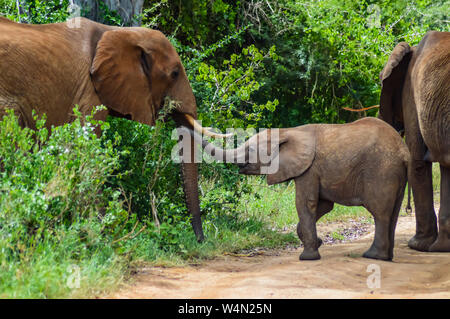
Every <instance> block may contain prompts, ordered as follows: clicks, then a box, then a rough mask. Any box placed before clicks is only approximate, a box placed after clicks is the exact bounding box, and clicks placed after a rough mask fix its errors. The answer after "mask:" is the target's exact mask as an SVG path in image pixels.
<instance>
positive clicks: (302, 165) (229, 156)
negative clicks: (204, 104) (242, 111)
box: [191, 126, 316, 185]
mask: <svg viewBox="0 0 450 319" xmlns="http://www.w3.org/2000/svg"><path fill="white" fill-rule="evenodd" d="M191 134H193V135H194V137H195V139H196V140H197V141H198V142H200V143H202V147H203V149H204V151H205V152H206V153H208V154H209V155H210V156H212V157H213V158H214V159H216V160H218V161H221V162H225V163H233V164H236V165H238V166H239V168H240V169H239V173H241V174H246V175H267V183H268V184H269V185H272V184H277V183H281V182H284V181H287V180H289V179H292V178H294V177H297V176H300V175H301V174H303V173H304V172H305V171H306V170H307V169H308V168H309V167H310V166H311V164H312V162H313V160H314V156H315V149H316V138H315V133H314V129H313V127H311V126H301V127H297V128H290V129H268V130H264V131H262V132H260V133H258V134H256V135H254V136H252V137H251V138H250V139H249V140H247V141H246V142H245V143H244V144H242V145H241V146H239V147H238V148H234V149H222V148H220V147H217V146H215V145H213V144H211V143H208V142H207V141H205V140H203V139H202V138H201V137H200V136H199V135H197V134H196V133H194V132H193V131H191Z"/></svg>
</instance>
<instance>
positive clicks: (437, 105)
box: [379, 31, 450, 252]
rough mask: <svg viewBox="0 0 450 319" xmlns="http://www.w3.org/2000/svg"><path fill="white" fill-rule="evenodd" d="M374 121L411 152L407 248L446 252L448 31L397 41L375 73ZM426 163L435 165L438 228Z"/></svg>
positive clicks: (449, 221) (449, 242)
mask: <svg viewBox="0 0 450 319" xmlns="http://www.w3.org/2000/svg"><path fill="white" fill-rule="evenodd" d="M380 80H381V83H382V90H381V97H380V112H379V114H380V118H381V119H383V120H384V121H386V122H387V123H389V124H390V125H392V126H393V127H394V128H395V129H397V130H398V131H404V134H405V139H406V144H407V145H408V148H409V150H410V152H411V159H410V168H411V169H410V171H409V176H408V182H409V183H410V185H411V187H412V191H413V195H414V204H415V215H416V234H415V236H414V237H413V238H411V239H410V241H409V242H408V245H409V247H411V248H413V249H416V250H420V251H446V252H450V32H436V31H430V32H428V33H427V34H426V35H425V36H424V38H423V39H422V40H421V41H420V43H419V44H418V45H417V46H413V47H410V46H409V45H408V43H406V42H401V43H399V44H397V46H396V47H395V48H394V50H393V51H392V53H391V55H390V56H389V59H388V61H387V63H386V65H385V66H384V69H383V70H382V71H381V73H380ZM432 162H438V163H439V164H440V171H441V185H440V197H441V200H440V209H439V229H438V227H437V226H438V225H437V221H436V214H435V211H434V203H433V185H432V169H431V168H432V167H431V165H432Z"/></svg>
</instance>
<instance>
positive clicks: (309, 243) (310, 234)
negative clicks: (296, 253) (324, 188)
mask: <svg viewBox="0 0 450 319" xmlns="http://www.w3.org/2000/svg"><path fill="white" fill-rule="evenodd" d="M295 184H296V199H295V206H296V208H297V213H298V217H299V223H298V224H297V234H298V236H299V238H300V240H301V241H302V242H303V245H304V249H303V252H302V253H301V254H300V260H315V259H320V254H319V250H318V248H319V246H320V244H321V243H320V242H319V239H318V238H317V230H316V220H317V218H316V212H317V206H318V193H319V192H318V187H317V189H316V187H312V185H311V184H309V185H308V187H306V188H307V190H305V188H304V187H301V186H300V184H301V185H304V184H305V183H303V182H299V179H296V181H295ZM310 191H311V192H310Z"/></svg>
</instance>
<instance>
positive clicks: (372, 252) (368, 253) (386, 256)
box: [363, 248, 392, 261]
mask: <svg viewBox="0 0 450 319" xmlns="http://www.w3.org/2000/svg"><path fill="white" fill-rule="evenodd" d="M363 257H364V258H370V259H379V260H386V261H391V260H392V256H389V254H387V253H379V252H378V251H377V250H375V249H372V248H371V249H369V250H368V251H366V252H365V253H364V254H363Z"/></svg>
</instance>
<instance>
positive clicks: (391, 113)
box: [379, 42, 412, 131]
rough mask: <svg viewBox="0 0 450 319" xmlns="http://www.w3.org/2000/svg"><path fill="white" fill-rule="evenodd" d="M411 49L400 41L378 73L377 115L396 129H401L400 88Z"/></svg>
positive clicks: (401, 87)
mask: <svg viewBox="0 0 450 319" xmlns="http://www.w3.org/2000/svg"><path fill="white" fill-rule="evenodd" d="M411 56H412V49H411V48H410V46H409V45H408V43H406V42H400V43H399V44H397V45H396V47H395V48H394V50H393V51H392V53H391V55H390V56H389V59H388V61H387V63H386V65H385V66H384V69H383V71H381V73H380V80H381V96H380V114H379V117H380V118H381V119H382V120H384V121H385V122H387V123H389V124H390V125H391V126H393V127H394V128H395V129H396V130H397V131H400V130H403V129H404V127H403V111H402V89H403V83H404V81H405V76H406V72H407V70H408V65H409V61H410V60H411Z"/></svg>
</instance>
